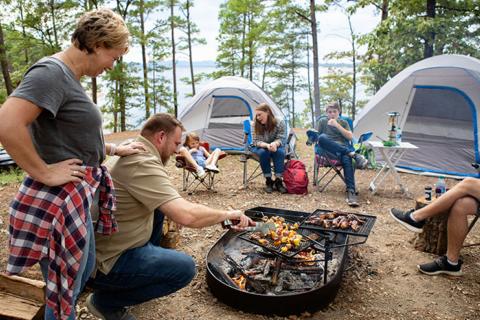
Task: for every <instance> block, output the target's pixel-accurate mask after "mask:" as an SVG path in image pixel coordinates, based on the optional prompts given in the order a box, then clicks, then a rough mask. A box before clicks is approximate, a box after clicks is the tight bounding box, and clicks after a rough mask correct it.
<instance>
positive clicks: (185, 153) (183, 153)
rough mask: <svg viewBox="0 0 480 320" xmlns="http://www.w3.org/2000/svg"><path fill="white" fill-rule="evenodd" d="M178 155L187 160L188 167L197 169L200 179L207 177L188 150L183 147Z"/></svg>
mask: <svg viewBox="0 0 480 320" xmlns="http://www.w3.org/2000/svg"><path fill="white" fill-rule="evenodd" d="M178 153H179V154H180V155H181V156H183V157H184V158H185V161H186V162H187V166H190V167H193V168H197V174H198V176H199V177H200V178H203V177H205V175H206V173H205V170H204V169H203V167H202V166H200V165H199V164H198V163H197V161H195V159H193V157H192V155H191V154H190V152H188V150H187V148H185V147H181V148H180V150H179V151H178Z"/></svg>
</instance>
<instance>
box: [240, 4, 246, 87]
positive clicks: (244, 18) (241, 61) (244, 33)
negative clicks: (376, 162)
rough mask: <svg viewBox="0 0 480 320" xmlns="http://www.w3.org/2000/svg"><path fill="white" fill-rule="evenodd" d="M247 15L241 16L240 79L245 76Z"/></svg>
mask: <svg viewBox="0 0 480 320" xmlns="http://www.w3.org/2000/svg"><path fill="white" fill-rule="evenodd" d="M246 29H247V14H246V13H244V14H243V30H242V58H241V59H240V77H242V78H243V76H244V74H245V37H246V34H247V30H246Z"/></svg>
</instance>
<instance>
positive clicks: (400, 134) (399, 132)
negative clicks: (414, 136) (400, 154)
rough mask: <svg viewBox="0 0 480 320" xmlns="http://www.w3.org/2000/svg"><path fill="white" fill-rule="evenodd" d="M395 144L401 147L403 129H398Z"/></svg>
mask: <svg viewBox="0 0 480 320" xmlns="http://www.w3.org/2000/svg"><path fill="white" fill-rule="evenodd" d="M395 142H396V143H397V145H399V144H400V143H401V142H402V129H400V128H397V134H396V135H395Z"/></svg>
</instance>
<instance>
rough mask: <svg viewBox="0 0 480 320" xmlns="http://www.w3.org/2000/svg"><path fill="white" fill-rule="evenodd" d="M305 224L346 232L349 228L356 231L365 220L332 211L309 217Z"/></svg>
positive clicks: (351, 214)
mask: <svg viewBox="0 0 480 320" xmlns="http://www.w3.org/2000/svg"><path fill="white" fill-rule="evenodd" d="M306 223H308V224H315V225H319V226H321V227H323V228H325V229H342V230H346V229H349V228H351V229H352V230H353V231H358V230H359V229H360V227H361V225H362V224H364V223H365V220H362V219H360V218H359V217H358V216H357V215H355V214H353V213H346V212H340V211H332V212H327V213H322V214H319V215H314V216H311V217H310V218H308V220H307V221H306Z"/></svg>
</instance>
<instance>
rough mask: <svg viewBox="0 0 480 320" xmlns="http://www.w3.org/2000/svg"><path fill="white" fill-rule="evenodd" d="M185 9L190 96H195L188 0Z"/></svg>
mask: <svg viewBox="0 0 480 320" xmlns="http://www.w3.org/2000/svg"><path fill="white" fill-rule="evenodd" d="M186 9H187V39H188V61H189V63H190V81H191V82H192V96H194V95H195V74H194V72H193V54H192V23H191V21H190V0H187V2H186Z"/></svg>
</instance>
